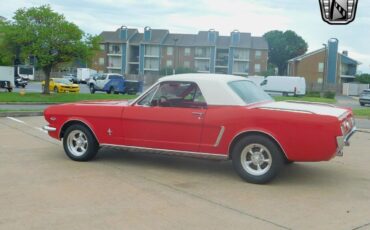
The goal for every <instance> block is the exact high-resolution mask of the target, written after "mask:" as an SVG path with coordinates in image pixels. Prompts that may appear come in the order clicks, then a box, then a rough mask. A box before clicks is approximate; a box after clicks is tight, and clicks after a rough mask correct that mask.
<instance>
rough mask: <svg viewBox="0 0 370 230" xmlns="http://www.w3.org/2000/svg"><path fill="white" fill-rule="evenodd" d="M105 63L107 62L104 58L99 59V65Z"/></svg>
mask: <svg viewBox="0 0 370 230" xmlns="http://www.w3.org/2000/svg"><path fill="white" fill-rule="evenodd" d="M104 62H105V61H104V58H102V57H101V58H99V65H104Z"/></svg>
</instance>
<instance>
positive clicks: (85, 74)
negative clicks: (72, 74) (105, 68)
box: [77, 68, 96, 84]
mask: <svg viewBox="0 0 370 230" xmlns="http://www.w3.org/2000/svg"><path fill="white" fill-rule="evenodd" d="M95 73H96V70H93V69H89V68H77V80H78V82H80V83H84V84H86V83H87V82H89V80H90V79H91V76H92V75H93V74H95Z"/></svg>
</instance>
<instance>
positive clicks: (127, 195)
mask: <svg viewBox="0 0 370 230" xmlns="http://www.w3.org/2000/svg"><path fill="white" fill-rule="evenodd" d="M44 124H45V122H44V120H43V119H42V118H41V117H24V118H19V119H18V118H15V119H14V118H0V130H1V132H0V145H1V148H0V207H1V208H0V229H67V228H70V229H171V230H172V229H367V228H369V227H370V193H369V190H370V179H369V178H370V168H369V162H370V154H369V149H370V144H369V143H370V142H369V141H370V136H369V135H368V134H364V133H358V134H356V135H355V136H354V137H353V139H352V145H351V146H350V147H348V148H346V149H345V155H344V157H343V158H334V159H333V160H332V161H330V162H322V163H295V164H293V165H290V166H287V167H286V168H285V170H284V171H283V172H282V173H281V175H280V176H279V177H278V178H277V179H276V180H275V181H273V182H272V183H270V184H267V185H263V186H261V185H260V186H259V185H253V184H248V183H245V182H243V181H242V180H241V179H240V178H239V177H238V176H237V175H236V174H235V173H234V171H233V169H232V165H231V162H227V161H226V162H224V161H207V160H198V159H189V158H179V157H170V156H163V155H155V154H148V153H132V152H123V151H118V150H112V149H101V150H100V152H99V154H98V156H97V158H96V160H94V161H91V162H87V163H81V162H74V161H71V160H69V159H67V157H66V156H65V154H64V151H63V149H62V145H61V143H60V142H59V141H56V140H53V139H51V138H49V137H48V136H47V135H46V134H45V133H44V132H42V131H41V130H40V129H39V127H41V126H42V125H44Z"/></svg>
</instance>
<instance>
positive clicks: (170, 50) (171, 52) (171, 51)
mask: <svg viewBox="0 0 370 230" xmlns="http://www.w3.org/2000/svg"><path fill="white" fill-rule="evenodd" d="M167 55H168V56H171V55H173V47H167Z"/></svg>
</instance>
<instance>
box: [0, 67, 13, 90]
mask: <svg viewBox="0 0 370 230" xmlns="http://www.w3.org/2000/svg"><path fill="white" fill-rule="evenodd" d="M0 88H2V89H6V90H8V91H9V92H12V90H13V88H14V67H13V66H0Z"/></svg>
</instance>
